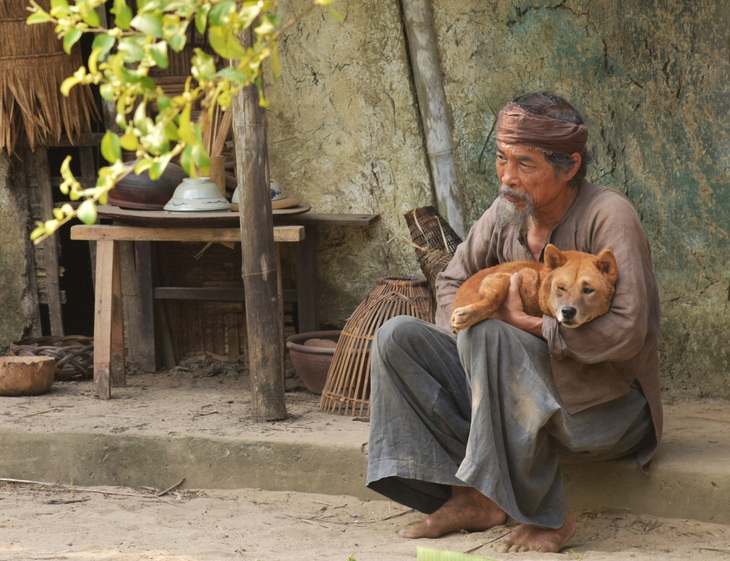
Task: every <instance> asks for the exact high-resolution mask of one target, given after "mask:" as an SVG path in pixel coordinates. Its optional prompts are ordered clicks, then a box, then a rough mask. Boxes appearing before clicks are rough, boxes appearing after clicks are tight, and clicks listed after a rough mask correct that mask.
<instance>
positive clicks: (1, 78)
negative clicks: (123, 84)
mask: <svg viewBox="0 0 730 561" xmlns="http://www.w3.org/2000/svg"><path fill="white" fill-rule="evenodd" d="M41 4H42V3H41ZM25 6H26V3H25V2H21V1H13V2H7V1H6V2H2V3H0V149H5V150H7V152H8V153H10V154H12V153H14V151H15V148H16V145H17V144H18V142H19V141H20V140H21V139H22V138H23V137H26V138H27V140H28V144H29V146H30V148H31V149H34V148H35V147H36V146H37V145H48V144H52V143H53V142H54V141H55V142H58V141H59V140H60V139H61V136H62V134H64V133H65V135H66V136H68V137H69V138H70V139H72V140H73V139H74V138H76V137H77V136H78V135H79V134H81V133H83V132H87V131H89V130H90V128H91V123H92V121H93V120H94V119H95V118H97V117H98V110H97V107H96V104H95V102H94V98H93V96H92V94H91V91H90V90H89V88H88V87H81V86H77V87H75V88H73V89H72V91H71V95H70V96H69V97H65V96H64V95H63V94H61V92H60V91H59V88H60V86H61V83H62V82H63V80H64V79H66V78H67V77H69V76H71V75H72V74H73V73H74V72H75V71H76V70H77V69H78V68H79V66H80V65H81V55H80V53H79V50H78V47H75V48H74V50H73V51H72V52H71V55H70V56H69V55H67V54H66V53H65V52H64V51H63V45H62V43H61V41H60V40H59V39H58V38H57V37H56V35H55V33H54V30H53V25H52V24H39V25H31V26H28V25H26V24H25V20H26V18H27V17H28V15H29V12H27V11H26V10H25Z"/></svg>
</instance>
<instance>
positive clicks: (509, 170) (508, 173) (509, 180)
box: [502, 162, 517, 186]
mask: <svg viewBox="0 0 730 561" xmlns="http://www.w3.org/2000/svg"><path fill="white" fill-rule="evenodd" d="M516 171H517V168H516V167H515V165H514V164H511V163H509V162H508V163H506V164H505V165H504V167H503V168H502V183H504V184H505V185H509V186H512V185H514V184H515V181H516V180H517V173H516Z"/></svg>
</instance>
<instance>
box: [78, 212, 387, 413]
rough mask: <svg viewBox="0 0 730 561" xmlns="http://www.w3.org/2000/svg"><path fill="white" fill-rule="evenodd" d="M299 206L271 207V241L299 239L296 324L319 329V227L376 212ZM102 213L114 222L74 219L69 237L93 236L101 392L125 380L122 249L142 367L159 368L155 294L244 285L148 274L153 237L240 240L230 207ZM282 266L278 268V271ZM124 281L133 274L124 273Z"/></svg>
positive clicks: (368, 218)
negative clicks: (158, 281) (134, 301)
mask: <svg viewBox="0 0 730 561" xmlns="http://www.w3.org/2000/svg"><path fill="white" fill-rule="evenodd" d="M308 210H309V207H306V210H305V211H302V210H301V208H300V209H282V210H274V211H273V215H274V216H273V219H274V242H275V244H277V248H278V245H279V244H281V243H295V244H296V246H297V272H296V289H297V308H298V317H299V323H298V331H299V332H300V333H302V332H306V331H317V330H318V329H319V328H320V325H319V311H318V310H319V276H318V266H317V242H318V229H319V227H324V226H330V227H366V226H370V225H372V224H374V223H375V222H377V221H378V220H379V218H380V217H379V216H378V215H377V214H316V213H309V212H306V211H308ZM98 214H99V217H100V218H103V219H107V220H112V221H113V225H95V226H74V227H72V228H71V239H74V240H89V241H95V242H96V246H97V247H96V286H95V288H96V290H95V292H96V296H95V312H94V388H95V392H96V394H97V395H98V396H99V397H101V398H104V399H108V398H109V397H110V396H111V386H112V385H124V383H125V371H124V370H125V362H124V360H125V352H124V349H125V347H124V321H123V317H124V316H123V312H122V282H123V281H122V278H123V275H122V272H123V271H122V267H121V265H120V262H121V259H120V254H122V253H124V254H125V255H131V256H132V259H131V260H132V261H135V262H136V282H137V289H138V290H139V294H138V299H139V308H140V311H141V316H143V317H142V318H141V320H140V322H139V325H138V328H139V333H137V334H136V336H137V341H138V345H137V352H138V353H139V354H140V355H141V356H139V357H138V359H139V360H138V362H139V364H140V366H141V367H142V369H143V370H145V371H154V370H155V369H156V358H155V332H154V314H153V309H154V299H155V298H174V299H186V298H191V299H224V300H225V299H228V300H242V299H243V288H242V287H241V288H240V289H230V290H229V289H214V290H211V289H208V288H202V287H201V288H175V287H155V286H154V285H153V282H152V278H153V275H152V271H151V268H152V263H151V261H152V257H151V251H150V245H151V243H152V242H240V241H241V233H240V229H239V217H238V213H235V212H230V211H219V212H200V213H170V212H165V211H147V210H125V209H120V208H118V207H113V206H100V207H99V208H98ZM279 274H280V273H279ZM125 282H130V280H129V279H127V280H126V281H125Z"/></svg>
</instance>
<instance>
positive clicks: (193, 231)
mask: <svg viewBox="0 0 730 561" xmlns="http://www.w3.org/2000/svg"><path fill="white" fill-rule="evenodd" d="M71 239H72V240H119V241H152V242H240V241H241V232H240V230H239V229H238V228H145V227H142V226H107V225H101V224H96V225H93V226H84V225H77V226H72V227H71ZM303 239H304V227H303V226H295V225H289V226H274V241H275V242H277V243H282V242H283V243H287V242H300V241H302V240H303Z"/></svg>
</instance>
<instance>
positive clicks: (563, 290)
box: [558, 284, 565, 292]
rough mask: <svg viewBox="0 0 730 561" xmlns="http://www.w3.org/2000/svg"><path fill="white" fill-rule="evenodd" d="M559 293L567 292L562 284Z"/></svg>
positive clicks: (559, 286)
mask: <svg viewBox="0 0 730 561" xmlns="http://www.w3.org/2000/svg"><path fill="white" fill-rule="evenodd" d="M558 292H565V287H564V286H563V285H562V284H559V285H558Z"/></svg>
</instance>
